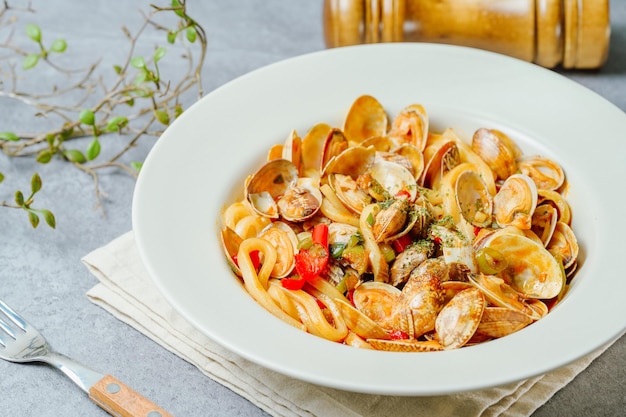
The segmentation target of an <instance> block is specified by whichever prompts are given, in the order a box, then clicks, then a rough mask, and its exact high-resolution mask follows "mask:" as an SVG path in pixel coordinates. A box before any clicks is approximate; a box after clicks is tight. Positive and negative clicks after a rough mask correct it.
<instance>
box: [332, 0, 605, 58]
mask: <svg viewBox="0 0 626 417" xmlns="http://www.w3.org/2000/svg"><path fill="white" fill-rule="evenodd" d="M324 36H325V40H326V45H327V46H328V47H337V46H347V45H356V44H361V43H378V42H434V43H450V44H456V45H464V46H471V47H475V48H481V49H486V50H490V51H494V52H499V53H503V54H507V55H511V56H514V57H516V58H520V59H523V60H526V61H529V62H535V63H537V64H539V65H542V66H544V67H548V68H552V67H556V66H558V65H561V66H562V67H563V68H567V69H570V68H579V69H592V68H599V67H601V66H602V65H603V64H604V62H605V61H606V59H607V56H608V51H609V39H610V21H609V0H325V1H324Z"/></svg>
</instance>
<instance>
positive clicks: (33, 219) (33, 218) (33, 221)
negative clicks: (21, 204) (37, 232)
mask: <svg viewBox="0 0 626 417" xmlns="http://www.w3.org/2000/svg"><path fill="white" fill-rule="evenodd" d="M27 213H28V220H30V225H31V226H33V229H36V228H37V226H39V216H38V215H37V213H35V212H34V211H30V210H28V211H27Z"/></svg>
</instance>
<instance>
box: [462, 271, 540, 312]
mask: <svg viewBox="0 0 626 417" xmlns="http://www.w3.org/2000/svg"><path fill="white" fill-rule="evenodd" d="M468 278H469V282H470V283H471V284H472V285H474V286H475V287H476V288H478V289H479V290H480V291H482V293H483V295H484V296H485V297H486V298H487V300H488V301H489V303H490V304H492V305H494V306H497V307H505V308H508V309H511V310H515V311H519V312H520V313H523V314H525V315H527V316H528V317H530V318H532V319H533V320H539V319H540V318H541V315H540V314H539V313H538V312H537V311H535V310H534V309H533V308H531V307H530V306H529V304H528V303H527V302H526V300H525V299H524V297H523V296H522V294H520V293H519V292H518V291H516V290H515V289H513V287H511V286H510V285H509V284H507V283H506V282H505V281H504V279H502V278H500V277H496V276H494V275H485V274H470V275H469V276H468Z"/></svg>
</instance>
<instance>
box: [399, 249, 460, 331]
mask: <svg viewBox="0 0 626 417" xmlns="http://www.w3.org/2000/svg"><path fill="white" fill-rule="evenodd" d="M447 273H448V269H447V267H446V264H445V262H444V261H443V260H441V259H438V258H434V259H428V260H426V261H424V262H422V263H421V264H420V265H419V266H418V267H417V268H415V269H414V270H413V271H412V272H411V275H410V276H409V279H408V281H407V283H406V285H405V286H404V287H403V288H402V295H401V297H400V298H399V299H398V302H397V304H396V305H395V306H394V309H393V313H394V323H395V325H394V328H395V329H398V330H402V331H404V332H406V333H407V334H411V335H413V336H414V337H415V338H418V337H419V336H421V335H423V334H425V333H428V332H430V331H432V330H434V329H435V320H436V319H437V315H438V314H439V312H440V311H441V309H442V308H443V301H444V291H443V287H442V286H441V283H442V281H443V279H445V276H446V275H447Z"/></svg>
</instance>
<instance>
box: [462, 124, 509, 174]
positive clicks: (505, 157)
mask: <svg viewBox="0 0 626 417" xmlns="http://www.w3.org/2000/svg"><path fill="white" fill-rule="evenodd" d="M472 150H473V151H474V152H475V153H476V154H478V156H480V157H481V158H482V160H483V161H485V163H487V165H488V166H489V168H491V170H492V171H493V173H494V174H495V177H496V178H495V179H496V180H498V179H500V180H505V179H507V178H508V177H510V176H511V175H513V174H514V173H515V172H516V171H517V164H516V158H517V157H518V156H520V155H521V151H520V150H519V148H518V147H517V145H515V143H514V142H513V141H512V140H511V139H510V138H509V137H508V136H507V135H506V134H504V133H503V132H501V131H499V130H495V129H485V128H481V129H478V130H477V131H476V132H474V136H473V137H472Z"/></svg>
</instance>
